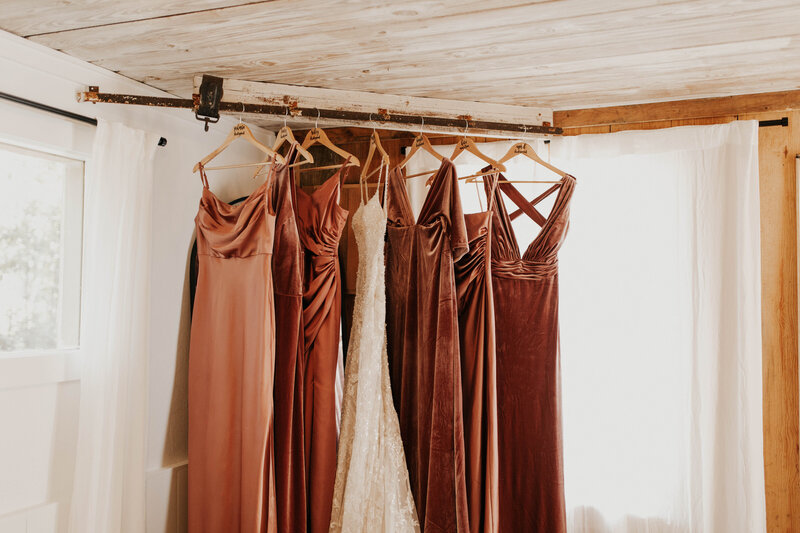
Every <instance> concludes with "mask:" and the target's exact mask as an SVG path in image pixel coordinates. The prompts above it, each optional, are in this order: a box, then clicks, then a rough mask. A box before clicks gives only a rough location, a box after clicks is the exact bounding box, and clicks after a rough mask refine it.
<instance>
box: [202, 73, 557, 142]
mask: <svg viewBox="0 0 800 533" xmlns="http://www.w3.org/2000/svg"><path fill="white" fill-rule="evenodd" d="M201 82H202V76H196V77H195V78H194V92H195V93H198V92H199V89H200V84H201ZM222 88H223V95H222V103H223V104H225V103H233V102H235V103H237V104H244V105H261V106H280V107H281V108H283V109H286V108H288V109H291V113H292V116H293V117H294V119H295V120H297V119H304V120H305V121H307V122H314V121H315V120H316V119H317V117H319V118H320V119H326V118H328V119H338V120H337V122H338V123H339V124H338V125H354V126H362V127H363V126H365V125H367V126H368V124H365V123H368V122H369V121H370V120H372V121H374V123H375V124H374V125H375V126H377V127H382V128H384V129H393V130H400V131H419V130H420V129H422V130H423V131H426V132H432V133H436V132H441V133H457V132H458V131H459V130H461V131H463V130H464V129H466V128H468V129H469V130H470V131H473V132H476V133H481V134H485V135H488V136H493V137H514V136H519V134H521V133H525V132H529V133H534V134H545V135H548V134H549V135H552V134H558V133H559V131H558V130H556V129H553V128H552V126H551V124H552V120H553V111H552V110H551V109H547V108H543V107H531V106H518V105H506V104H495V103H488V102H467V101H461V100H446V99H441V98H424V97H412V96H397V95H392V94H377V93H371V92H362V91H343V90H336V89H321V88H316V87H303V86H295V85H282V84H277V83H266V82H257V81H244V80H233V79H225V80H224V81H223V84H222ZM307 110H310V113H309V112H307ZM326 110H327V111H328V112H327V113H326ZM334 112H335V113H334ZM348 116H352V117H357V118H355V119H354V120H349V119H348V118H347V117H348ZM421 117H422V118H424V121H423V120H422V119H421Z"/></svg>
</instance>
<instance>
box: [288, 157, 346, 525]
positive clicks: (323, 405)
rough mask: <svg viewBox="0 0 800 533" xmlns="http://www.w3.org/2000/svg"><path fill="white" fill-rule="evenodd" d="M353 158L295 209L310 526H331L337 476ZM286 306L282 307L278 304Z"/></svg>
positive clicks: (302, 196)
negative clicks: (344, 191)
mask: <svg viewBox="0 0 800 533" xmlns="http://www.w3.org/2000/svg"><path fill="white" fill-rule="evenodd" d="M349 163H350V161H349V159H348V160H347V161H345V162H344V164H342V166H341V168H340V169H339V170H338V171H337V172H336V173H335V174H333V175H332V176H331V177H330V178H328V179H327V180H326V181H325V182H324V183H323V184H322V185H321V186H320V187H319V188H317V189H316V190H315V191H314V192H312V193H310V194H309V193H306V192H305V191H303V190H302V189H301V188H299V187H295V191H296V195H295V201H296V203H295V212H296V217H297V228H298V232H299V235H300V240H301V242H302V243H303V247H304V249H305V268H304V275H303V336H304V346H305V349H304V369H303V372H304V375H303V378H304V385H303V411H304V420H305V427H304V436H303V437H304V441H305V447H304V448H305V450H304V459H305V468H306V494H307V498H306V502H307V503H306V505H307V531H309V532H310V533H323V532H327V531H328V527H329V526H330V521H331V505H332V501H333V487H334V482H335V478H336V445H337V438H338V426H339V420H338V417H337V405H338V404H339V402H340V400H341V398H337V390H336V389H337V388H336V381H337V370H338V369H339V368H341V364H342V363H341V357H340V356H341V346H340V342H339V340H340V339H339V335H340V331H341V313H342V304H341V302H342V290H341V287H342V281H341V272H340V269H339V256H338V250H339V239H340V238H341V236H342V231H343V230H344V228H345V223H346V222H347V210H346V209H344V208H343V207H341V206H340V205H339V193H340V189H341V182H342V181H344V179H345V176H346V169H347V167H348V165H349ZM278 312H280V309H279V310H278Z"/></svg>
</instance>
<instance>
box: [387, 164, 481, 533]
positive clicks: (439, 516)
mask: <svg viewBox="0 0 800 533" xmlns="http://www.w3.org/2000/svg"><path fill="white" fill-rule="evenodd" d="M387 205H388V222H387V240H388V248H387V254H386V299H387V306H386V311H387V313H386V328H387V348H388V352H389V362H390V372H391V375H392V393H393V396H394V401H395V408H396V410H397V415H398V418H399V421H400V433H401V435H402V437H403V446H404V448H405V453H406V462H407V463H408V474H409V481H410V482H411V492H412V493H413V494H414V501H415V502H416V505H417V513H418V516H419V522H420V525H421V526H422V530H423V531H424V532H425V533H439V532H459V533H460V532H467V531H469V516H468V512H467V485H466V473H465V463H464V461H465V458H464V420H463V413H462V397H461V359H460V356H459V339H458V309H457V302H456V286H455V274H454V270H453V262H454V261H456V260H458V259H459V258H461V256H462V255H464V253H466V252H467V249H468V244H467V235H466V228H465V225H464V215H463V212H462V210H461V199H460V198H459V192H458V181H457V179H456V173H455V167H454V166H453V163H451V162H450V161H449V160H448V159H444V160H443V161H442V164H441V166H440V167H439V169H438V170H437V171H436V173H435V174H434V176H433V182H432V184H431V187H430V189H429V190H428V195H427V197H426V199H425V202H424V204H423V206H422V211H421V212H420V215H419V219H418V220H417V221H415V220H414V214H413V212H412V209H411V203H410V201H409V198H408V193H407V192H406V187H405V179H404V177H403V175H402V173H401V172H400V170H398V169H396V168H395V169H393V170H392V172H391V173H390V175H389V191H388V199H387Z"/></svg>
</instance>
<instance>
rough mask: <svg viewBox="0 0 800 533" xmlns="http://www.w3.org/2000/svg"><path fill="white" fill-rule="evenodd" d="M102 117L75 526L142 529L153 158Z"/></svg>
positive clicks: (91, 183)
mask: <svg viewBox="0 0 800 533" xmlns="http://www.w3.org/2000/svg"><path fill="white" fill-rule="evenodd" d="M157 142H158V137H157V136H154V135H151V134H148V133H145V132H143V131H139V130H135V129H131V128H128V127H126V126H124V125H122V124H114V123H107V122H105V121H100V122H99V124H98V127H97V132H96V134H95V142H94V149H93V155H92V159H91V161H90V162H89V166H88V172H87V179H86V203H85V205H86V216H85V228H86V231H85V235H86V239H85V248H84V250H85V252H84V276H83V279H84V302H83V318H82V341H81V344H82V346H83V362H84V363H83V371H82V374H81V406H80V420H79V430H78V457H77V462H76V467H75V482H74V490H73V496H72V506H71V510H70V520H69V524H70V526H69V531H70V532H71V533H127V532H132V533H133V532H135V533H144V531H145V452H146V428H147V424H146V414H147V394H148V392H147V355H148V353H147V347H148V323H149V319H148V315H149V300H150V238H151V205H152V191H153V157H154V153H155V149H156V146H157Z"/></svg>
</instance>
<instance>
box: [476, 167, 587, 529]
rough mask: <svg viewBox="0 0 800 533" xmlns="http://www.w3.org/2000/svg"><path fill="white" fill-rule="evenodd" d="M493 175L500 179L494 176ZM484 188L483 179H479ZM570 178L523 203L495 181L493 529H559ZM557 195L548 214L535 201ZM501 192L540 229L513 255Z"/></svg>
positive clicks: (572, 185)
mask: <svg viewBox="0 0 800 533" xmlns="http://www.w3.org/2000/svg"><path fill="white" fill-rule="evenodd" d="M500 179H501V180H503V179H505V178H503V177H502V175H500ZM485 187H486V189H487V192H488V191H489V190H490V185H489V183H488V182H485ZM574 188H575V178H574V177H572V176H566V177H564V178H563V179H562V180H561V184H560V185H556V186H554V187H552V188H551V189H550V190H549V191H547V192H546V193H545V194H543V195H541V196H540V197H539V198H537V199H536V200H534V201H533V202H530V201H528V200H526V199H525V198H524V197H523V196H522V195H521V194H520V193H519V192H518V191H517V189H516V188H514V186H513V185H512V184H510V183H502V182H501V183H499V184H498V185H497V188H496V189H495V191H494V193H493V194H492V197H493V198H494V219H493V223H492V243H491V254H492V266H491V268H492V285H493V287H492V288H493V290H494V310H495V327H496V331H495V335H496V350H497V412H498V444H499V452H498V455H499V465H500V467H499V476H498V477H499V492H500V520H499V527H500V531H536V532H539V531H541V532H547V533H566V531H567V524H566V510H565V506H564V468H563V450H562V440H561V390H560V389H561V387H560V363H559V341H558V250H559V249H560V248H561V244H562V243H563V242H564V238H565V236H566V233H567V227H568V225H569V204H570V199H571V197H572V193H573V191H574ZM555 191H558V196H557V197H556V200H555V202H554V204H553V208H552V210H551V212H550V215H549V216H548V217H544V216H542V214H541V213H540V212H539V211H538V210H537V209H536V208H535V207H534V206H535V204H536V203H537V202H538V201H539V200H541V199H542V198H544V197H546V196H547V195H548V194H552V193H553V192H555ZM501 192H502V193H503V194H504V195H505V196H507V197H508V198H509V199H510V200H511V201H512V202H513V203H514V204H516V205H517V207H519V209H520V210H521V211H522V212H523V213H525V214H526V215H528V216H530V217H531V218H532V219H533V220H534V221H536V222H537V223H538V224H539V225H540V226H541V230H540V231H539V234H538V235H537V236H536V238H535V239H534V240H533V242H531V244H530V245H529V246H528V248H527V249H526V250H525V253H524V254H520V250H519V247H518V244H517V239H516V236H515V235H514V230H513V229H512V227H511V218H512V217H510V216H509V215H508V212H507V211H506V208H505V205H504V203H503V199H502V195H501Z"/></svg>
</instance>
